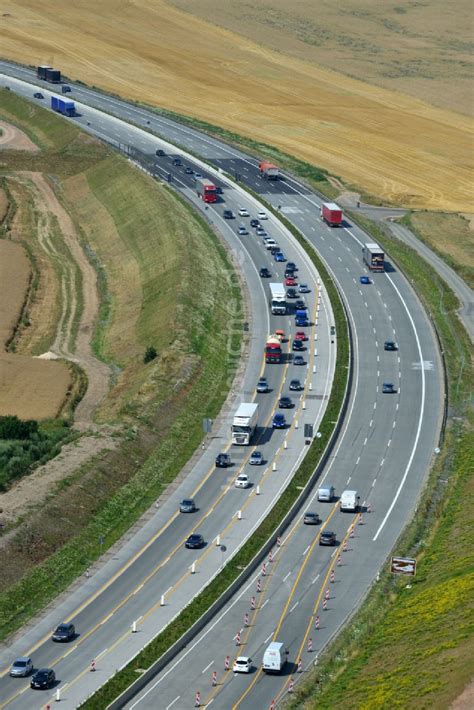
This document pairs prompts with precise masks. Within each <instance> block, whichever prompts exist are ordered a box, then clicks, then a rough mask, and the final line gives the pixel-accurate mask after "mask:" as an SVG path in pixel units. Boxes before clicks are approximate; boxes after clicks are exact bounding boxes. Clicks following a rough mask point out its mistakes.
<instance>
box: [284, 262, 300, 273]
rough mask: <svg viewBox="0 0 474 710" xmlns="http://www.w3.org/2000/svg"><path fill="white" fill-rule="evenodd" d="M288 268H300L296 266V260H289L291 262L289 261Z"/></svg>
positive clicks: (293, 269)
mask: <svg viewBox="0 0 474 710" xmlns="http://www.w3.org/2000/svg"><path fill="white" fill-rule="evenodd" d="M286 268H287V269H291V271H298V269H297V268H296V264H295V262H294V261H289V262H288V263H287V265H286Z"/></svg>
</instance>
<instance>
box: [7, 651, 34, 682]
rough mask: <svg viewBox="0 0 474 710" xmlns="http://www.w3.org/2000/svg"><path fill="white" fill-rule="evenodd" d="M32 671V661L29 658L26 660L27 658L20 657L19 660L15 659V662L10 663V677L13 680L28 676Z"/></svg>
mask: <svg viewBox="0 0 474 710" xmlns="http://www.w3.org/2000/svg"><path fill="white" fill-rule="evenodd" d="M32 670H33V661H32V660H31V658H28V657H27V656H22V657H21V658H17V659H16V661H14V662H13V663H12V666H11V668H10V675H11V676H12V677H13V678H24V677H25V676H27V675H30V673H31V672H32Z"/></svg>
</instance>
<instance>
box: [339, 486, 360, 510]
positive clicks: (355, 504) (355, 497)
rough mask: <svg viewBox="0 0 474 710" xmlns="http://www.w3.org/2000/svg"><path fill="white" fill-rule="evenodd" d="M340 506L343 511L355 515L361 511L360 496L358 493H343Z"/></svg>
mask: <svg viewBox="0 0 474 710" xmlns="http://www.w3.org/2000/svg"><path fill="white" fill-rule="evenodd" d="M339 504H340V506H341V510H344V511H349V512H351V513H355V512H357V511H358V510H359V505H360V496H359V494H358V493H357V491H343V493H342V495H341V500H340V501H339Z"/></svg>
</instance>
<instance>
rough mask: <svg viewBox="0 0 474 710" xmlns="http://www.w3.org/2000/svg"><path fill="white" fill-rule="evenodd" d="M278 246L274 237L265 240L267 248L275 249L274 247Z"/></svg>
mask: <svg viewBox="0 0 474 710" xmlns="http://www.w3.org/2000/svg"><path fill="white" fill-rule="evenodd" d="M277 246H278V244H277V243H276V241H275V240H274V239H267V240H266V241H265V248H266V249H273V247H277Z"/></svg>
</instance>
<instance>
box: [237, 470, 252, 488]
mask: <svg viewBox="0 0 474 710" xmlns="http://www.w3.org/2000/svg"><path fill="white" fill-rule="evenodd" d="M234 486H235V487H236V488H248V487H249V486H250V481H249V477H248V476H247V474H246V473H240V474H239V475H238V476H237V478H236V479H235V483H234Z"/></svg>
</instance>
